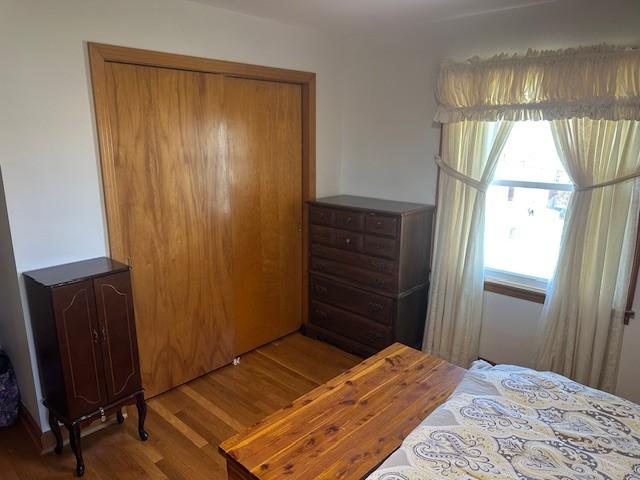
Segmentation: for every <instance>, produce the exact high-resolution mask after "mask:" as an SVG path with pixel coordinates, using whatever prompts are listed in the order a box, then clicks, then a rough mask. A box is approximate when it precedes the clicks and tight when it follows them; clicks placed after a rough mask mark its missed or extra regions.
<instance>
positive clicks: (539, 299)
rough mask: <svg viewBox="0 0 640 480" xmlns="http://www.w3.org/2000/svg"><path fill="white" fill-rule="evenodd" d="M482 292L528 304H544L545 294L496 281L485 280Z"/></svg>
mask: <svg viewBox="0 0 640 480" xmlns="http://www.w3.org/2000/svg"><path fill="white" fill-rule="evenodd" d="M484 291H485V292H492V293H497V294H498V295H505V296H507V297H513V298H519V299H521V300H527V301H529V302H535V303H544V301H545V298H546V296H547V295H546V294H545V292H543V291H541V290H538V289H536V288H528V287H525V286H521V285H513V284H511V283H506V282H498V281H496V280H493V279H492V280H485V282H484Z"/></svg>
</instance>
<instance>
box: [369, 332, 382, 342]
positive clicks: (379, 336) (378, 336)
mask: <svg viewBox="0 0 640 480" xmlns="http://www.w3.org/2000/svg"><path fill="white" fill-rule="evenodd" d="M366 335H367V337H368V338H370V339H372V340H380V339H382V334H381V333H380V332H375V331H373V330H369V331H367V333H366Z"/></svg>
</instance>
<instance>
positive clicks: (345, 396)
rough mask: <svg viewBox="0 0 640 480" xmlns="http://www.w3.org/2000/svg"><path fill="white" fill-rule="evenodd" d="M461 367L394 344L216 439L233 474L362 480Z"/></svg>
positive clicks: (443, 395) (445, 391)
mask: <svg viewBox="0 0 640 480" xmlns="http://www.w3.org/2000/svg"><path fill="white" fill-rule="evenodd" d="M464 373H465V370H464V369H462V368H460V367H456V366H454V365H451V364H450V363H448V362H446V361H444V360H442V359H440V358H438V357H434V356H432V355H428V354H425V353H423V352H419V351H418V350H414V349H412V348H410V347H407V346H405V345H402V344H399V343H396V344H394V345H391V346H390V347H388V348H387V349H385V350H383V351H381V352H380V353H378V354H377V355H374V356H373V357H370V358H368V359H367V360H365V361H363V362H362V363H360V364H359V365H357V366H355V367H354V368H352V369H351V370H347V371H346V372H344V373H343V374H341V375H339V376H338V377H336V378H334V379H333V380H330V381H329V382H327V383H325V384H324V385H320V386H319V387H318V388H316V389H314V390H312V391H311V392H309V393H308V394H306V395H304V396H302V397H300V398H298V399H297V400H295V401H294V402H293V403H292V404H291V405H289V406H287V407H285V408H283V409H282V410H279V411H277V412H275V413H274V414H273V415H270V416H269V417H267V418H265V419H264V420H262V421H261V422H259V423H257V424H256V425H254V426H253V427H251V428H249V429H248V430H247V431H246V432H244V433H240V434H238V435H236V436H234V437H232V438H230V439H229V440H227V441H225V442H223V443H222V444H221V445H220V451H221V452H222V453H223V454H224V455H225V456H226V457H227V462H228V464H229V468H230V469H233V470H234V471H235V472H238V473H240V476H239V477H236V478H256V479H261V480H268V479H282V478H288V479H292V480H294V479H304V480H309V479H332V480H333V479H358V478H363V477H365V476H366V475H367V474H368V473H370V472H371V471H372V470H374V469H375V468H376V467H377V466H378V465H379V464H380V463H381V462H382V461H384V459H385V458H387V457H388V456H389V455H390V454H391V453H392V452H393V451H394V450H396V449H397V448H398V447H399V446H400V444H401V443H402V441H403V439H404V438H405V437H406V436H407V435H408V434H409V433H411V431H412V430H413V429H414V428H415V427H416V426H417V425H418V424H419V423H420V422H421V421H422V420H423V419H424V418H426V417H427V415H429V414H430V413H431V412H432V411H433V410H434V409H435V408H436V407H437V406H438V405H440V404H441V403H442V402H444V401H445V400H446V399H447V397H448V396H449V395H450V394H451V392H452V391H453V390H454V389H455V388H456V386H457V385H458V384H459V383H460V381H461V380H462V377H463V375H464Z"/></svg>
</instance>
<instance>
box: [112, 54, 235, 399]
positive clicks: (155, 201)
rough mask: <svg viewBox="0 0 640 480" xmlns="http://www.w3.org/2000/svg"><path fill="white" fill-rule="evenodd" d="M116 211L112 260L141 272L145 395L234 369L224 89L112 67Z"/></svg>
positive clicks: (199, 77) (213, 80) (181, 75)
mask: <svg viewBox="0 0 640 480" xmlns="http://www.w3.org/2000/svg"><path fill="white" fill-rule="evenodd" d="M105 68H106V76H107V87H108V97H109V100H110V102H111V105H110V113H111V132H112V145H113V148H114V156H115V176H114V178H113V179H111V182H110V188H113V189H115V192H114V193H115V195H116V196H117V210H116V211H112V210H110V209H109V208H107V217H108V224H109V225H108V226H109V240H110V247H111V254H112V255H113V256H114V257H115V258H118V259H124V260H129V261H130V262H131V265H132V266H133V284H134V292H135V308H136V317H137V324H138V329H139V335H138V342H139V347H140V359H141V369H142V376H143V385H144V387H145V388H146V390H147V392H148V394H149V395H155V394H157V393H160V392H163V391H165V390H167V389H169V388H171V387H173V386H175V385H179V384H182V383H184V382H186V381H188V380H190V379H192V378H194V377H196V376H199V375H202V374H204V373H206V372H209V371H211V370H213V369H215V368H217V367H220V366H222V365H225V364H227V363H229V362H230V361H231V359H232V358H233V333H234V329H233V321H232V320H233V319H232V315H233V314H232V308H233V297H232V293H233V292H232V279H231V261H232V256H231V252H232V242H231V223H230V218H231V212H230V199H229V191H228V186H229V166H228V156H227V154H226V138H225V126H224V119H223V113H222V106H223V89H224V77H223V76H222V75H212V74H206V73H198V72H188V71H182V70H172V69H167V68H155V67H143V66H135V65H127V64H120V63H107V64H106V65H105Z"/></svg>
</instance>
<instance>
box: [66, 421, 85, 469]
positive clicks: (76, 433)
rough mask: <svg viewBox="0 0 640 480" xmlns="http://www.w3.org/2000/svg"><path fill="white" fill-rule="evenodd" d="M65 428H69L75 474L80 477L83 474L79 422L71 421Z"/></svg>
mask: <svg viewBox="0 0 640 480" xmlns="http://www.w3.org/2000/svg"><path fill="white" fill-rule="evenodd" d="M67 429H68V430H69V443H70V444H71V450H73V453H74V455H75V456H76V476H78V477H81V476H82V475H84V460H83V459H82V444H81V442H80V424H79V423H73V424H71V426H68V427H67Z"/></svg>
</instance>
